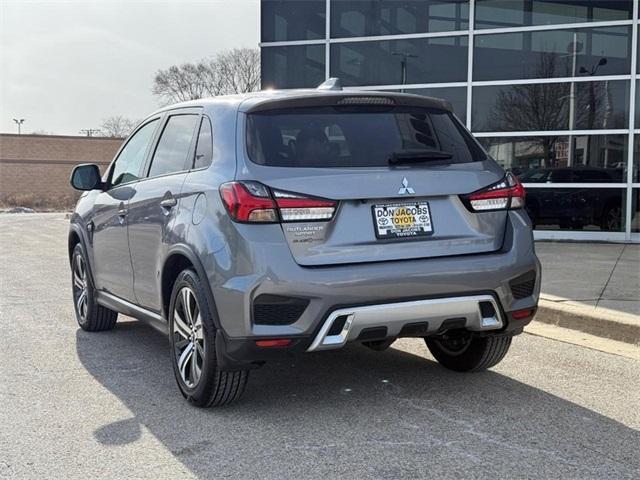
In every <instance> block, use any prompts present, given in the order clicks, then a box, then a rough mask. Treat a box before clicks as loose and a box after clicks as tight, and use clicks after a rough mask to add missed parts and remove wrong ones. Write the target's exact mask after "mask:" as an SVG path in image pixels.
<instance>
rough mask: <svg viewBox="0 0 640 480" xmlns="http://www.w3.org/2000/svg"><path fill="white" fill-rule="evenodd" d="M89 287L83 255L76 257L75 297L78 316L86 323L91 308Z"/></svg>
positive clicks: (74, 272) (74, 265)
mask: <svg viewBox="0 0 640 480" xmlns="http://www.w3.org/2000/svg"><path fill="white" fill-rule="evenodd" d="M88 294H89V285H88V282H87V268H86V265H85V263H84V258H83V257H82V255H76V256H75V258H74V261H73V297H74V298H75V300H76V309H77V311H78V315H79V316H80V318H81V319H82V320H83V321H84V320H86V319H87V310H88V308H89V298H88Z"/></svg>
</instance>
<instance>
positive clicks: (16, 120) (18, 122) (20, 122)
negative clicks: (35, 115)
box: [13, 118, 24, 135]
mask: <svg viewBox="0 0 640 480" xmlns="http://www.w3.org/2000/svg"><path fill="white" fill-rule="evenodd" d="M13 121H14V122H16V125H18V135H20V134H21V133H22V131H21V128H20V126H21V125H22V124H23V123H24V118H21V119H20V120H18V119H17V118H14V119H13Z"/></svg>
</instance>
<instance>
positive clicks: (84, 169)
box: [69, 163, 102, 190]
mask: <svg viewBox="0 0 640 480" xmlns="http://www.w3.org/2000/svg"><path fill="white" fill-rule="evenodd" d="M69 181H70V183H71V186H72V187H73V188H75V189H76V190H95V189H101V188H102V179H101V178H100V169H99V168H98V166H97V165H95V164H93V163H83V164H81V165H77V166H76V167H74V169H73V171H72V172H71V178H70V180H69Z"/></svg>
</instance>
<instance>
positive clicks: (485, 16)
mask: <svg viewBox="0 0 640 480" xmlns="http://www.w3.org/2000/svg"><path fill="white" fill-rule="evenodd" d="M632 15H633V0H476V23H475V28H478V29H480V28H500V27H518V26H522V25H552V24H560V23H580V22H599V21H609V20H628V19H630V18H632Z"/></svg>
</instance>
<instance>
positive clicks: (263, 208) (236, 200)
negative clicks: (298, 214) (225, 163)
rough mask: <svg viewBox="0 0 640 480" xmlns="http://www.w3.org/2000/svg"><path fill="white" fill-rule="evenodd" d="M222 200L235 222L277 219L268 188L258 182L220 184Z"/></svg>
mask: <svg viewBox="0 0 640 480" xmlns="http://www.w3.org/2000/svg"><path fill="white" fill-rule="evenodd" d="M220 196H221V197H222V202H223V203H224V205H225V207H227V211H228V212H229V215H231V218H232V219H234V220H235V221H236V222H250V223H254V222H255V223H273V222H277V221H278V214H277V213H276V203H275V202H274V201H273V199H272V198H271V194H270V193H269V189H268V188H267V187H265V186H264V185H262V184H261V183H258V182H228V183H224V184H222V185H220Z"/></svg>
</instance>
